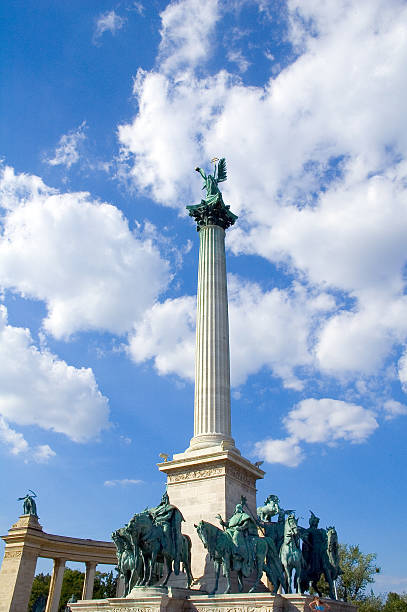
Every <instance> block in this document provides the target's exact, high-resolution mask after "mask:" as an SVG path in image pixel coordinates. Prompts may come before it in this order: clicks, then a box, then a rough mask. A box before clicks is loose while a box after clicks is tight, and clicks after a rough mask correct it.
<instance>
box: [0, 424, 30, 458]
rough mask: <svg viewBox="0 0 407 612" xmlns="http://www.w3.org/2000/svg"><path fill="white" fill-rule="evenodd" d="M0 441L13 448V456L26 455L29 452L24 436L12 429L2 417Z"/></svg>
mask: <svg viewBox="0 0 407 612" xmlns="http://www.w3.org/2000/svg"><path fill="white" fill-rule="evenodd" d="M0 440H1V441H2V442H3V444H7V445H8V446H10V447H11V451H10V452H11V454H12V455H19V454H20V453H26V452H28V450H29V446H28V442H27V440H25V438H24V436H23V434H21V433H18V432H17V431H14V429H11V427H9V425H8V424H7V423H6V421H5V420H4V419H3V417H2V416H0Z"/></svg>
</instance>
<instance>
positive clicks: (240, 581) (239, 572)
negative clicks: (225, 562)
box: [237, 569, 244, 593]
mask: <svg viewBox="0 0 407 612" xmlns="http://www.w3.org/2000/svg"><path fill="white" fill-rule="evenodd" d="M237 585H238V587H239V593H242V592H243V587H244V584H243V570H241V569H240V570H237Z"/></svg>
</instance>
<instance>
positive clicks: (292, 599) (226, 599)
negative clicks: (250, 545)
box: [70, 587, 357, 612]
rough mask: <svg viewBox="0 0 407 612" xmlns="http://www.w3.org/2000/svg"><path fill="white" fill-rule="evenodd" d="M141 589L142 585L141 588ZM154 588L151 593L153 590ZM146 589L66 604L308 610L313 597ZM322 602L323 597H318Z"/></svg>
mask: <svg viewBox="0 0 407 612" xmlns="http://www.w3.org/2000/svg"><path fill="white" fill-rule="evenodd" d="M141 588H142V587H141ZM147 591H148V592H150V593H151V594H149V595H147ZM153 591H155V592H153ZM162 591H163V589H160V588H159V587H158V588H157V589H154V588H149V589H145V593H144V594H142V592H141V591H140V594H137V598H135V599H133V598H129V597H127V598H125V599H123V598H121V599H119V598H114V599H110V598H109V599H94V600H92V601H78V602H77V603H74V604H70V606H71V609H72V612H121V610H123V612H125V611H127V612H161V611H165V612H297V611H298V612H310V609H309V603H310V602H311V601H312V600H313V597H310V596H303V595H270V593H233V594H231V595H212V596H211V595H200V594H191V591H189V594H187V592H186V590H185V591H184V592H183V590H182V589H171V588H169V589H168V592H162ZM321 601H322V602H323V601H324V600H321ZM327 601H328V602H329V606H330V609H331V612H356V610H357V609H356V606H353V605H352V604H349V603H346V602H344V601H333V600H331V599H329V600H327Z"/></svg>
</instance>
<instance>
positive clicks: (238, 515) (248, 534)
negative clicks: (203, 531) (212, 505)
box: [216, 497, 258, 575]
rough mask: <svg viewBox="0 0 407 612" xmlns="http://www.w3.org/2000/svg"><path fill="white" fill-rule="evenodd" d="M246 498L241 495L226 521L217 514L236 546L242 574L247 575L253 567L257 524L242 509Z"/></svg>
mask: <svg viewBox="0 0 407 612" xmlns="http://www.w3.org/2000/svg"><path fill="white" fill-rule="evenodd" d="M246 501H247V500H246V498H244V497H242V499H241V502H240V504H237V506H236V508H235V511H234V513H233V514H232V516H231V517H230V519H229V520H228V521H224V520H223V519H222V517H221V516H220V514H218V515H217V517H216V518H217V519H219V522H220V524H221V525H222V527H223V528H224V530H225V531H226V532H227V533H228V534H229V535H230V537H231V538H232V541H233V543H234V545H235V546H236V554H237V555H239V556H240V557H241V558H242V560H243V574H244V575H248V574H249V573H250V572H251V571H252V570H253V569H254V558H255V550H254V541H255V539H257V538H258V532H257V524H256V522H255V520H254V519H253V518H252V517H251V516H250V515H249V514H247V512H245V511H244V509H243V507H244V505H245V504H246Z"/></svg>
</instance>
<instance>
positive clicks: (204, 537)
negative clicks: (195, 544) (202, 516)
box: [194, 521, 209, 548]
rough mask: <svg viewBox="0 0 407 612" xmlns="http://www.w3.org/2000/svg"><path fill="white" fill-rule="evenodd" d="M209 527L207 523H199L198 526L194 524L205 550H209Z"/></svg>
mask: <svg viewBox="0 0 407 612" xmlns="http://www.w3.org/2000/svg"><path fill="white" fill-rule="evenodd" d="M208 525H209V523H206V521H199V523H198V525H195V523H194V527H195V529H196V530H197V532H198V536H199V539H200V540H201V542H202V544H203V545H204V546H205V548H208V529H207V527H208Z"/></svg>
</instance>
